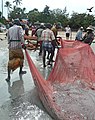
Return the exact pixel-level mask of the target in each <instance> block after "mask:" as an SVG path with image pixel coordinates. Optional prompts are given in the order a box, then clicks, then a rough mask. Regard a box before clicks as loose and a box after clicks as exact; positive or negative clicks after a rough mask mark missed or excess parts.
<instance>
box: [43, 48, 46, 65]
mask: <svg viewBox="0 0 95 120" xmlns="http://www.w3.org/2000/svg"><path fill="white" fill-rule="evenodd" d="M45 57H46V50H43V66H44V67H46V65H45V59H46V58H45Z"/></svg>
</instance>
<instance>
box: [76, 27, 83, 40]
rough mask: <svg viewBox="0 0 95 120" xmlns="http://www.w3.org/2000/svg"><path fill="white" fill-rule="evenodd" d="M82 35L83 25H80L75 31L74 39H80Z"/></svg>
mask: <svg viewBox="0 0 95 120" xmlns="http://www.w3.org/2000/svg"><path fill="white" fill-rule="evenodd" d="M82 37H83V27H80V28H79V30H78V31H77V34H76V37H75V40H78V41H82Z"/></svg>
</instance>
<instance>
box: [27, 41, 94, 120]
mask: <svg viewBox="0 0 95 120" xmlns="http://www.w3.org/2000/svg"><path fill="white" fill-rule="evenodd" d="M61 46H62V48H60V49H59V50H58V53H57V57H56V61H55V65H54V67H53V69H52V71H51V73H50V75H49V77H48V79H47V80H45V79H44V78H43V77H42V76H41V74H40V73H39V71H38V70H37V68H36V67H35V65H34V64H33V61H32V62H31V59H30V58H29V56H28V54H27V52H26V55H27V58H28V62H29V66H30V70H31V73H32V76H33V78H34V82H35V85H36V87H37V89H38V92H39V96H40V99H41V101H42V103H43V104H44V106H45V108H46V109H47V111H48V112H49V113H50V115H51V116H52V117H53V118H54V119H56V120H95V115H94V113H95V110H94V108H95V55H94V53H93V51H92V49H91V48H90V46H89V45H88V44H85V43H81V42H79V41H61Z"/></svg>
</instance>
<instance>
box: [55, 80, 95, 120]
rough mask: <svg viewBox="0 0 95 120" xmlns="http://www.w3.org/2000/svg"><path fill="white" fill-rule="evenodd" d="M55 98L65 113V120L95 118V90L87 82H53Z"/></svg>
mask: <svg viewBox="0 0 95 120" xmlns="http://www.w3.org/2000/svg"><path fill="white" fill-rule="evenodd" d="M53 87H54V92H53V98H54V101H55V103H56V104H57V105H58V106H59V107H60V109H61V111H62V112H63V115H64V120H95V90H92V89H90V88H89V87H88V86H87V84H86V83H85V82H82V81H81V80H76V81H74V82H73V83H67V84H59V83H58V84H57V83H55V84H53Z"/></svg>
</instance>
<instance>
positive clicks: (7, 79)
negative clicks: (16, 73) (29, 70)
mask: <svg viewBox="0 0 95 120" xmlns="http://www.w3.org/2000/svg"><path fill="white" fill-rule="evenodd" d="M10 73H11V69H10V68H9V66H8V77H7V78H6V81H7V82H8V81H10Z"/></svg>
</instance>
